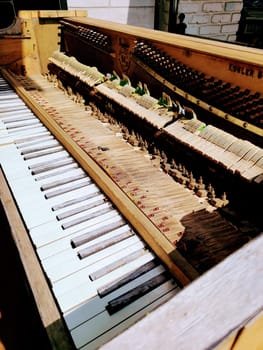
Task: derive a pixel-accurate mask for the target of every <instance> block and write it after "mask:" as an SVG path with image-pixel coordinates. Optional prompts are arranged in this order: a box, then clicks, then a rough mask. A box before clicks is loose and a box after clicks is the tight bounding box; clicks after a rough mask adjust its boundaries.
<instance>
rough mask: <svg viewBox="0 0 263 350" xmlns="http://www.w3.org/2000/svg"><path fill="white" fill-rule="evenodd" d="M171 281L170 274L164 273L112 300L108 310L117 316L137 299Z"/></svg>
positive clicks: (107, 306) (107, 307)
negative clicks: (117, 313)
mask: <svg viewBox="0 0 263 350" xmlns="http://www.w3.org/2000/svg"><path fill="white" fill-rule="evenodd" d="M168 279H169V274H168V273H167V272H163V273H161V274H159V275H157V276H155V277H153V278H151V279H150V280H148V281H147V282H144V283H142V284H140V285H139V286H137V287H135V288H133V289H132V290H130V291H129V292H126V293H124V294H122V295H121V296H119V297H117V298H115V299H113V300H111V301H109V302H108V304H107V305H106V310H107V311H108V312H109V314H110V315H113V314H115V313H116V312H118V311H120V310H122V309H123V308H125V307H126V306H127V305H130V304H131V303H132V302H133V301H135V300H136V299H138V298H140V297H142V296H144V295H145V294H147V293H149V292H151V291H152V290H153V289H155V288H157V287H159V286H160V285H161V284H163V283H164V282H167V281H168Z"/></svg>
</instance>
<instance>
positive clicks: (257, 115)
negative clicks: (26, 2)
mask: <svg viewBox="0 0 263 350" xmlns="http://www.w3.org/2000/svg"><path fill="white" fill-rule="evenodd" d="M0 67H1V75H0V164H1V177H0V181H1V190H0V195H1V196H0V198H1V203H2V206H3V209H4V213H5V215H6V217H7V219H8V223H9V226H10V234H11V236H12V239H13V240H14V243H15V245H16V247H17V249H18V252H19V257H20V260H21V264H22V266H23V269H24V271H25V274H26V278H27V282H28V285H29V287H30V290H31V292H32V295H33V302H34V304H35V305H36V306H37V310H38V314H39V317H40V320H41V327H42V329H43V330H44V332H45V334H46V335H47V337H48V341H49V344H50V348H51V349H82V350H84V349H97V348H102V349H105V350H107V349H108V350H109V349H116V348H119V349H124V348H125V349H142V348H144V349H158V348H160V347H161V348H163V349H170V348H176V349H183V350H187V349H193V348H194V349H200V350H201V349H260V348H262V347H263V337H262V334H263V333H262V327H263V316H262V308H263V303H262V295H263V282H262V281H263V278H262V277H263V276H262V275H263V273H262V262H261V261H262V259H261V256H262V247H263V237H262V228H263V225H262V203H261V200H262V195H263V150H262V136H263V129H262V123H263V110H262V105H263V95H262V94H263V85H262V81H263V58H262V52H261V50H259V49H255V48H248V47H245V46H239V45H235V44H230V43H223V42H217V41H211V40H206V39H201V38H195V37H190V36H182V35H176V34H171V33H164V32H161V31H156V30H150V29H145V28H138V27H133V26H128V25H121V24H116V23H112V22H107V21H102V20H99V19H92V18H89V17H87V16H86V14H85V13H83V12H82V11H62V10H61V11H20V13H19V16H18V18H17V19H16V23H15V24H14V25H13V27H12V26H11V29H10V28H8V30H6V31H4V30H2V34H1V37H0ZM193 344H194V345H193Z"/></svg>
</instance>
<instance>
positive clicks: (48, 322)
mask: <svg viewBox="0 0 263 350" xmlns="http://www.w3.org/2000/svg"><path fill="white" fill-rule="evenodd" d="M0 200H1V202H2V205H3V207H4V210H5V212H6V216H7V219H8V222H9V224H10V229H11V232H12V236H13V239H14V242H15V244H16V246H17V249H18V251H19V254H20V258H21V262H22V264H23V267H24V270H25V273H26V276H27V279H28V283H29V285H30V287H31V290H32V293H33V296H34V299H35V302H36V305H37V308H38V311H39V314H40V317H41V320H42V323H43V327H44V328H45V329H46V332H47V334H48V337H49V339H50V343H51V344H52V349H65V350H70V349H72V343H71V339H70V338H69V335H68V333H67V331H66V330H65V328H64V324H63V321H62V318H61V315H60V313H59V311H58V309H57V306H56V303H55V301H54V298H53V295H52V293H51V291H50V288H49V286H48V283H47V281H46V279H45V277H44V274H43V271H42V269H41V267H40V265H39V262H38V259H37V257H36V254H35V252H34V249H33V247H32V244H31V242H30V239H29V236H28V234H27V231H26V228H25V227H24V224H23V222H22V219H21V217H20V215H19V213H18V211H17V207H16V205H15V202H14V200H13V198H12V194H11V192H10V190H9V188H8V185H7V183H6V180H5V177H4V175H3V173H2V170H1V171H0ZM0 348H1V346H0Z"/></svg>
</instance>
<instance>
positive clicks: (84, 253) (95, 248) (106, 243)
mask: <svg viewBox="0 0 263 350" xmlns="http://www.w3.org/2000/svg"><path fill="white" fill-rule="evenodd" d="M133 235H134V233H133V232H131V231H126V232H123V233H120V234H119V235H116V236H114V237H110V238H108V239H105V240H103V241H102V242H99V243H96V244H93V245H91V246H90V247H87V248H84V249H82V250H80V251H79V252H78V256H79V258H80V259H84V258H86V257H88V256H90V255H92V254H95V253H97V252H99V251H101V250H103V249H106V248H108V247H111V246H112V245H114V244H117V243H119V242H121V241H124V240H125V239H127V238H129V237H131V236H133Z"/></svg>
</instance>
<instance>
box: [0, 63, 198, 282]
mask: <svg viewBox="0 0 263 350" xmlns="http://www.w3.org/2000/svg"><path fill="white" fill-rule="evenodd" d="M1 72H2V75H3V76H4V77H5V78H6V79H7V80H8V81H9V82H10V84H11V85H12V86H13V88H14V89H15V90H16V92H17V94H18V95H19V96H20V97H21V98H22V99H23V100H24V102H25V103H26V104H27V106H29V107H30V108H31V109H32V111H33V112H34V113H35V114H36V115H37V116H38V118H39V119H40V120H41V121H42V122H43V124H44V125H45V126H46V127H47V128H48V129H49V130H50V131H51V132H52V134H53V135H54V136H55V137H56V138H57V140H59V142H61V143H62V144H63V146H64V147H65V148H66V149H67V150H68V152H69V153H70V154H71V155H72V156H73V157H74V158H75V159H76V161H77V162H78V163H79V164H80V165H81V167H82V168H83V169H84V170H85V171H86V172H87V173H88V174H89V176H90V177H91V178H92V179H93V180H94V181H95V182H96V183H97V184H98V186H99V187H100V188H101V189H102V190H103V191H104V192H105V194H106V195H107V196H108V197H109V198H110V200H111V201H112V202H113V203H114V204H115V205H116V207H117V208H118V209H119V210H120V212H121V213H122V215H123V216H124V217H125V218H126V219H127V220H128V221H129V222H130V223H131V225H132V226H133V227H134V228H135V230H136V231H137V232H138V233H139V234H140V235H141V237H142V238H143V239H144V240H145V242H146V243H147V244H148V245H149V246H150V247H151V248H152V249H153V251H154V252H155V253H156V255H157V256H158V257H159V258H160V259H161V260H162V261H163V263H164V264H165V265H166V266H167V268H168V269H169V270H170V271H171V273H172V274H173V275H174V276H175V277H176V279H177V280H178V281H179V282H180V283H181V284H182V285H183V286H186V285H187V284H189V283H190V282H191V281H192V280H194V279H196V278H197V277H198V276H199V274H198V272H197V271H196V270H195V269H194V267H193V266H191V264H190V263H189V262H188V261H187V260H185V259H184V262H185V263H184V266H183V268H184V272H183V271H182V269H181V268H179V267H178V266H177V260H178V261H179V262H180V264H179V265H181V261H182V259H183V257H182V256H181V254H180V253H179V252H178V251H177V250H176V248H175V246H174V245H173V244H172V243H171V242H170V241H169V240H168V239H167V238H166V237H164V235H163V234H162V232H160V231H159V229H158V228H157V227H156V226H155V225H154V224H153V223H152V222H151V221H150V220H149V219H148V218H147V217H146V215H145V214H144V213H143V212H142V211H141V210H140V209H139V208H138V207H137V206H136V205H135V203H133V201H132V200H131V199H130V198H129V197H128V196H127V195H126V194H125V193H124V192H123V191H122V190H121V189H120V187H119V186H118V185H117V184H116V183H115V182H113V181H112V180H111V178H110V177H109V175H108V174H107V173H106V172H104V170H103V169H102V168H101V167H100V166H99V165H98V164H97V163H96V162H95V161H94V160H93V159H92V158H91V157H90V156H89V155H88V154H87V153H86V152H85V151H83V149H81V148H80V147H79V146H78V145H77V144H76V143H75V142H74V141H73V140H72V139H71V138H70V136H69V135H68V134H67V133H66V132H65V131H64V130H62V129H61V128H60V126H59V125H58V124H57V123H56V122H55V121H54V120H53V119H52V118H50V117H49V115H48V113H47V112H46V111H45V110H44V109H43V108H42V107H40V106H39V105H36V104H35V103H34V101H32V99H31V97H30V95H29V94H28V93H27V91H26V90H25V89H24V88H23V87H21V86H18V85H17V84H16V80H15V78H14V77H13V76H12V75H11V74H9V73H8V72H7V71H6V70H4V69H2V71H1ZM175 251H176V252H175Z"/></svg>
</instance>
